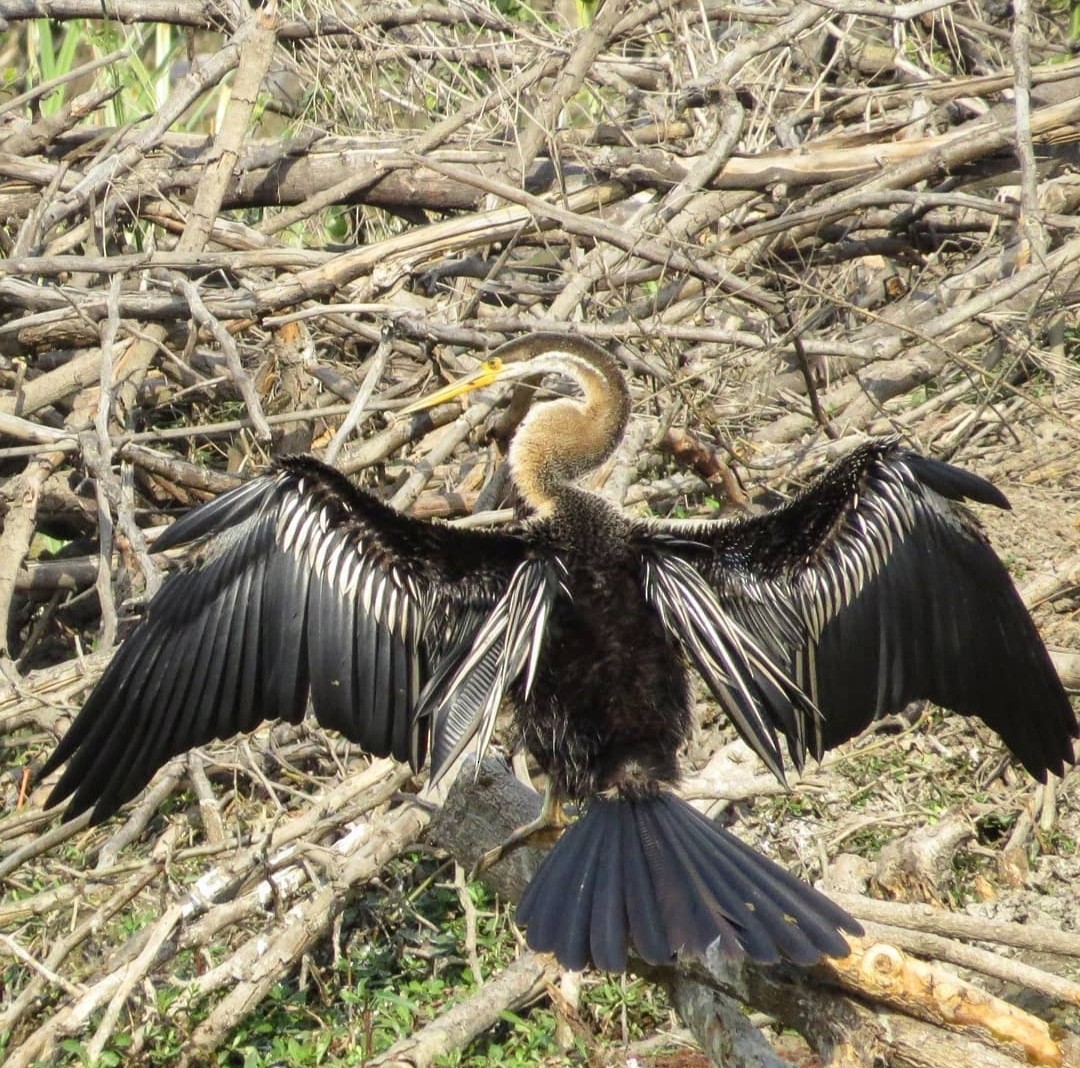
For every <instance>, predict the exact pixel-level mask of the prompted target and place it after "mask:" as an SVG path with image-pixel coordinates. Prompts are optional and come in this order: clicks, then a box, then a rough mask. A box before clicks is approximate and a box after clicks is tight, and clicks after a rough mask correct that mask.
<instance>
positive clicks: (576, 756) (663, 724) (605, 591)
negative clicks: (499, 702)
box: [518, 553, 690, 798]
mask: <svg viewBox="0 0 1080 1068" xmlns="http://www.w3.org/2000/svg"><path fill="white" fill-rule="evenodd" d="M564 563H565V566H566V569H567V574H566V581H565V584H564V585H565V590H564V592H563V593H562V595H561V596H560V598H559V601H558V603H557V605H556V607H555V609H554V611H553V612H552V615H551V618H550V619H549V622H548V629H547V634H546V637H545V640H544V646H543V651H542V655H541V661H540V663H539V665H538V670H537V675H536V680H535V683H534V686H533V690H532V692H531V694H530V695H529V698H528V699H527V700H525V701H522V702H519V711H518V725H519V728H520V730H521V734H522V738H523V740H524V742H525V744H526V745H527V747H528V748H529V750H530V752H531V753H532V754H533V756H534V757H535V758H536V759H537V760H538V762H539V763H540V764H541V766H542V767H543V768H544V770H545V771H547V772H548V773H549V774H550V775H551V776H552V777H553V778H554V779H555V780H556V785H557V787H558V789H559V791H560V792H561V793H563V794H565V795H568V796H571V797H579V798H580V797H585V796H589V795H591V794H595V793H599V792H602V791H605V790H609V789H627V790H635V791H637V790H640V789H649V788H650V787H649V784H650V783H651V782H655V783H659V782H670V781H672V780H673V779H674V778H675V777H676V774H677V769H676V759H675V758H676V754H677V753H678V750H679V748H680V746H681V745H682V743H683V742H684V741H685V738H686V735H687V733H688V731H689V727H690V712H689V696H688V693H689V690H688V684H687V675H686V668H685V665H684V663H683V660H682V657H681V654H680V652H679V650H678V649H677V648H676V647H675V645H674V644H673V643H672V642H671V640H670V639H669V637H668V636H667V634H666V632H665V630H664V628H663V627H662V625H661V623H660V619H659V617H658V616H657V615H656V613H655V611H654V610H653V609H652V607H651V606H650V605H649V604H648V603H647V601H646V600H645V596H644V591H643V587H642V582H641V570H640V566H639V565H638V563H637V562H636V561H635V560H633V559H628V558H623V559H619V558H618V557H617V556H616V554H614V553H609V554H607V555H606V556H605V557H604V558H603V559H596V558H595V557H593V558H586V559H580V560H575V559H573V558H572V557H571V558H570V559H569V560H568V561H564Z"/></svg>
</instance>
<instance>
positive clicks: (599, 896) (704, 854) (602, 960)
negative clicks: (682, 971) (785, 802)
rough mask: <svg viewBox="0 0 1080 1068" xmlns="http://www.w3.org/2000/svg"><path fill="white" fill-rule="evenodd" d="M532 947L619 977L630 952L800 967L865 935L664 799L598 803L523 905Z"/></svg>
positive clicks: (551, 858)
mask: <svg viewBox="0 0 1080 1068" xmlns="http://www.w3.org/2000/svg"><path fill="white" fill-rule="evenodd" d="M517 915H518V921H519V922H520V923H522V924H523V925H524V926H525V927H526V928H527V929H528V930H527V941H528V943H529V946H530V947H531V948H533V949H535V950H538V951H541V952H549V953H553V954H554V955H555V957H556V958H557V959H558V961H559V963H560V964H562V965H563V966H564V967H566V968H573V969H579V968H583V967H585V965H586V964H589V963H592V964H593V965H595V966H596V967H597V968H601V969H603V970H605V971H613V972H618V971H623V970H624V969H625V967H626V957H627V953H628V952H629V951H633V952H634V953H636V954H637V955H638V956H639V957H641V958H642V959H643V960H645V961H647V962H648V963H650V964H666V963H668V962H669V961H671V960H672V958H673V957H674V956H675V954H676V953H677V952H679V951H682V952H684V953H690V954H694V955H696V956H704V954H705V951H706V949H708V948H709V946H711V945H712V944H713V943H714V942H715V943H716V944H717V948H718V949H719V951H720V952H721V953H725V954H730V955H733V956H734V955H739V954H742V953H745V954H746V955H747V956H749V957H751V958H752V959H753V960H756V961H761V962H763V963H775V962H777V961H780V960H789V961H792V962H793V963H795V964H801V965H809V964H814V963H816V962H817V961H819V960H821V958H822V957H844V956H847V954H848V953H849V952H850V950H849V948H848V945H847V942H846V941H845V940H844V937H843V935H841V934H840V932H841V931H848V932H850V933H851V934H861V933H862V928H861V927H860V926H859V924H858V923H857V922H856V921H855V920H854V919H852V917H851V916H849V915H848V914H847V913H846V912H845V911H844V910H843V909H841V908H840V907H839V906H837V905H834V904H833V903H832V902H831V901H830V900H829V899H828V898H827V897H825V896H824V895H822V894H820V893H818V891H816V890H815V889H813V887H811V886H808V885H807V884H806V883H804V882H801V881H800V880H799V879H796V878H795V877H794V876H793V875H790V874H789V873H788V872H786V871H784V869H783V868H781V867H779V866H778V865H776V864H774V863H773V862H772V861H771V860H767V859H766V858H765V857H763V856H762V855H761V854H760V853H757V852H755V851H754V850H753V849H751V848H750V847H749V846H747V845H744V844H743V843H742V842H740V841H739V840H738V839H737V838H735V837H734V836H733V835H731V834H729V833H728V832H727V831H725V830H724V829H723V828H722V827H718V826H717V825H716V824H715V823H714V822H713V821H712V820H710V819H708V818H707V817H705V816H703V815H702V814H701V813H700V812H698V811H697V810H696V809H694V808H692V807H691V806H690V805H688V804H687V803H686V802H685V801H683V800H681V799H680V798H678V797H676V796H675V795H674V794H672V793H667V792H662V793H660V794H657V795H656V796H653V797H645V798H637V799H633V800H631V799H617V800H607V799H604V798H596V799H594V800H592V801H590V803H589V807H588V809H587V811H586V812H585V814H584V815H583V816H582V817H581V818H580V819H579V820H578V821H577V822H576V823H575V824H573V826H571V827H570V828H569V829H568V830H567V831H566V832H565V833H564V834H563V836H562V837H561V838H560V839H559V841H558V842H557V843H556V845H555V847H554V848H553V849H552V850H551V852H550V853H549V854H548V855H547V857H546V858H545V859H544V862H543V864H541V866H540V870H539V871H538V872H537V873H536V876H535V877H534V878H533V880H532V882H530V883H529V885H528V887H526V889H525V893H524V894H523V895H522V898H521V901H520V903H519V904H518V909H517Z"/></svg>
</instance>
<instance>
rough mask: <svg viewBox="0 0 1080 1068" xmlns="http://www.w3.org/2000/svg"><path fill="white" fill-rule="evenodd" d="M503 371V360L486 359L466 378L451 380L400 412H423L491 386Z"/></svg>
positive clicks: (409, 413) (405, 413)
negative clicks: (446, 384) (448, 383)
mask: <svg viewBox="0 0 1080 1068" xmlns="http://www.w3.org/2000/svg"><path fill="white" fill-rule="evenodd" d="M502 373H503V362H502V360H500V359H498V358H497V357H496V358H495V359H493V360H485V361H484V362H483V363H482V364H480V366H479V367H477V369H476V370H475V371H473V372H471V373H470V374H467V375H465V377H464V378H459V379H458V380H457V381H456V382H451V383H450V385H448V386H444V387H443V388H442V389H437V390H436V391H435V392H434V393H429V394H428V395H427V396H426V397H421V398H420V399H419V400H417V401H413V402H412V404H408V405H406V406H405V407H404V408H402V409H400V411H399V412H398V414H399V415H412V414H413V412H422V411H424V410H425V409H426V408H434V407H435V405H436V404H445V403H446V402H447V401H452V400H453V399H454V398H455V397H461V396H463V395H464V394H466V393H471V392H472V391H473V390H474V389H483V388H484V386H490V385H491V384H492V382H495V381H496V380H497V379H498V377H499V376H500V375H501V374H502Z"/></svg>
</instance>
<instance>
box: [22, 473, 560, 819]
mask: <svg viewBox="0 0 1080 1068" xmlns="http://www.w3.org/2000/svg"><path fill="white" fill-rule="evenodd" d="M195 542H198V543H202V547H201V551H200V552H201V555H199V556H198V558H197V559H196V560H195V561H194V562H193V563H191V564H189V565H188V566H186V567H185V568H184V569H183V570H181V571H180V572H178V573H177V574H175V575H173V576H172V577H171V578H170V579H169V580H168V581H167V582H166V583H165V585H164V586H163V587H162V589H161V591H160V592H159V593H158V594H157V595H156V597H155V598H154V599H153V601H151V603H150V605H149V606H148V607H147V610H146V612H145V613H144V615H143V618H142V619H141V620H140V622H139V623H138V625H137V626H136V628H135V629H134V630H133V631H132V633H131V634H130V635H129V637H128V638H127V639H126V640H125V642H124V643H123V645H122V646H121V647H120V649H119V650H118V652H117V653H116V655H115V656H114V657H113V660H112V661H111V663H110V665H109V667H108V669H107V670H106V672H105V674H104V676H103V677H102V679H101V680H100V681H99V683H98V684H97V686H96V687H95V688H94V690H93V691H92V693H91V694H90V696H89V698H88V699H87V701H86V704H85V705H84V707H83V709H82V710H81V712H80V713H79V715H78V716H77V717H76V719H75V722H74V723H73V724H72V726H71V728H70V730H69V731H68V733H67V734H66V735H65V736H64V738H63V739H62V740H61V742H60V744H59V746H58V747H57V749H56V751H55V752H54V753H53V754H52V756H51V757H50V758H49V760H48V761H47V763H46V765H45V767H44V768H43V769H42V772H41V774H42V775H46V774H48V773H49V772H51V771H52V770H54V769H55V768H58V767H59V766H60V765H61V764H64V763H65V762H67V767H66V768H65V770H64V773H63V775H62V776H61V778H60V780H59V782H58V783H57V785H56V787H55V788H54V790H53V792H52V795H51V796H50V798H49V803H50V804H53V803H56V802H58V801H62V800H64V799H65V798H67V797H71V802H70V804H69V808H68V812H67V814H68V816H69V817H70V816H72V815H75V814H77V813H79V812H81V811H83V810H85V809H87V808H90V807H91V806H93V807H94V818H95V820H99V819H104V818H105V817H106V816H108V815H109V814H110V813H112V812H113V811H115V810H116V809H117V808H118V807H119V806H120V805H121V804H122V803H123V802H124V801H126V800H128V799H130V798H131V797H133V796H134V795H135V794H136V793H137V792H138V791H139V790H140V789H142V787H143V786H145V785H146V783H147V782H149V780H150V779H151V777H152V776H153V774H154V772H155V771H157V769H158V768H159V767H161V766H162V765H163V764H164V763H165V762H166V761H167V760H168V759H169V758H171V757H172V756H174V755H176V754H179V753H182V752H185V751H186V750H188V749H190V748H193V747H194V746H197V745H201V744H204V743H205V742H208V741H210V740H211V739H213V738H226V737H229V736H231V735H233V734H237V733H239V732H242V731H249V730H252V729H253V728H254V727H255V726H257V725H258V724H259V723H260V722H261V721H263V720H267V719H285V720H288V721H290V722H294V723H295V722H299V721H300V720H301V719H302V718H303V716H304V713H305V711H306V708H307V706H308V698H309V695H310V701H311V706H312V709H313V711H314V713H315V716H316V718H317V719H318V721H319V722H320V723H321V724H322V725H323V726H327V727H332V728H334V729H335V730H338V731H340V732H341V733H342V734H344V735H345V736H346V737H347V738H349V739H350V740H352V741H355V742H357V743H358V744H359V745H361V746H362V747H363V748H364V749H366V750H367V751H368V752H371V753H373V754H376V755H380V756H384V755H393V756H394V757H396V758H397V759H399V760H408V761H410V762H411V763H412V764H413V766H414V767H418V766H419V765H420V764H421V763H422V762H423V760H424V756H425V753H426V750H427V744H428V738H429V734H430V733H431V731H432V730H434V731H435V733H436V740H437V742H439V744H438V745H437V747H436V748H437V750H439V751H445V750H446V749H447V747H450V748H454V747H456V746H458V744H459V743H460V744H464V743H463V741H462V739H463V738H464V740H465V741H467V740H468V737H469V736H471V734H472V733H475V731H476V730H477V729H478V728H479V727H480V726H481V723H480V721H479V720H475V719H474V720H467V719H466V720H465V721H462V720H461V718H460V717H459V719H458V720H455V721H453V722H452V723H444V722H443V720H441V719H440V718H439V717H438V715H437V714H436V716H435V717H434V719H432V718H429V717H427V716H423V717H420V716H418V715H417V711H418V709H419V710H422V709H423V707H424V706H425V705H426V706H427V707H428V708H429V709H431V708H434V709H435V710H436V713H437V712H438V709H439V708H440V707H441V705H440V702H439V700H438V698H439V697H440V693H444V694H445V693H449V694H452V693H453V691H454V687H455V686H457V687H458V688H459V691H460V690H464V689H467V688H468V686H471V690H470V691H469V692H470V693H471V692H474V691H475V692H478V693H480V695H481V697H482V698H483V699H484V701H486V703H484V704H482V707H483V708H487V707H488V706H489V705H490V704H491V702H492V701H494V702H495V703H496V704H497V697H492V696H491V694H490V692H489V691H490V689H491V687H494V686H503V687H504V688H505V686H506V685H508V684H509V682H510V681H512V679H509V680H508V679H507V678H506V677H505V675H506V669H505V668H503V669H502V674H501V675H500V674H498V673H496V675H495V676H494V677H492V678H489V679H487V680H481V681H478V680H477V677H476V676H475V675H474V674H470V673H469V672H468V670H465V669H461V670H457V669H459V668H461V665H462V664H463V663H464V662H465V661H466V660H468V658H469V655H470V653H471V651H472V649H473V644H474V641H476V640H477V635H478V634H482V632H483V631H484V628H485V625H486V624H489V617H491V616H493V615H495V616H499V617H500V618H502V617H505V616H506V615H507V611H506V609H505V607H504V606H505V605H506V603H507V601H508V599H510V598H517V599H520V597H521V596H522V595H523V592H522V591H525V592H528V591H530V590H532V591H535V590H536V589H537V588H538V587H539V588H542V591H543V592H542V593H541V594H536V593H534V594H533V596H534V599H536V598H538V599H539V600H540V601H541V609H539V610H537V609H536V608H535V607H534V610H533V613H532V615H531V617H530V619H531V620H532V622H533V623H534V624H535V622H536V619H537V611H539V612H540V614H541V615H543V608H542V604H543V603H545V602H544V597H545V596H547V595H548V594H550V593H551V585H550V583H547V582H545V581H544V576H543V575H542V574H541V575H538V574H537V571H536V568H535V567H533V568H530V566H529V564H530V562H529V560H527V558H526V556H527V553H526V550H527V545H526V543H525V541H524V540H523V539H522V538H520V537H518V536H516V535H514V534H511V533H505V534H504V533H493V532H489V531H464V530H456V529H454V528H451V527H448V526H443V525H434V524H429V523H423V522H420V521H418V520H415V519H411V518H409V517H407V516H404V515H401V514H399V513H397V512H395V511H393V510H392V509H390V508H388V507H386V506H385V505H384V504H382V503H381V502H379V501H378V500H376V499H375V498H374V497H372V496H370V495H369V494H367V493H364V492H363V491H361V490H358V489H356V488H355V487H353V486H352V484H351V483H350V482H349V481H348V480H347V479H346V478H344V477H343V476H342V475H340V474H339V473H338V472H336V471H334V470H333V469H331V468H329V467H326V466H325V465H323V464H321V463H319V462H318V461H315V460H312V459H306V458H299V457H296V458H290V459H286V460H282V461H280V462H279V463H278V465H277V468H276V470H274V471H273V472H271V473H269V474H267V475H264V476H262V477H259V478H256V479H253V480H252V481H250V482H247V483H245V484H244V485H242V486H240V487H239V488H237V489H236V490H233V491H231V492H229V493H226V494H224V495H223V496H221V497H218V498H216V499H215V500H213V501H211V502H209V503H208V504H205V505H203V506H202V507H200V508H197V509H196V510H194V511H192V512H191V513H189V514H188V515H186V516H185V517H183V518H182V519H180V520H179V521H177V522H176V523H174V524H173V525H172V526H171V527H170V528H169V529H168V530H167V531H166V532H165V534H164V535H163V536H162V537H161V538H159V539H158V542H157V544H156V546H155V548H156V549H165V548H171V547H174V546H178V545H182V544H187V543H195ZM489 629H490V627H489ZM541 631H542V623H541ZM541 637H542V633H541V634H540V635H537V634H536V633H535V631H532V630H531V631H530V632H529V635H528V636H527V638H528V639H529V640H536V641H539V640H540V638H541ZM529 640H525V639H523V638H522V636H521V635H520V634H517V633H512V634H510V635H509V638H508V635H507V630H506V627H505V626H504V627H503V628H502V630H501V631H499V633H498V634H496V635H495V636H493V637H491V636H488V637H486V638H484V640H483V642H482V645H483V648H484V650H485V651H486V652H487V654H488V660H492V659H494V661H495V662H496V664H500V663H501V662H502V661H503V660H510V661H512V662H513V664H514V665H516V667H515V671H516V670H518V669H520V668H521V666H522V664H523V663H524V662H525V660H527V658H528V656H529V655H530V649H531V646H530V644H529ZM523 649H524V651H525V652H524V657H525V660H523V659H522V657H523V653H522V650H523ZM532 655H535V654H532ZM500 658H501V659H500ZM485 663H486V661H485ZM455 671H456V674H455ZM438 680H442V682H443V683H449V686H447V685H443V686H442V687H441V690H440V693H434V692H433V688H432V683H433V681H438ZM485 684H486V685H487V687H488V688H487V689H485ZM500 696H501V692H500ZM433 724H434V726H433ZM440 731H445V732H446V734H447V738H446V739H442V740H440V739H439V738H438V735H439V732H440Z"/></svg>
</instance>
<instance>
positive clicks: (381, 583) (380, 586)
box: [371, 572, 386, 619]
mask: <svg viewBox="0 0 1080 1068" xmlns="http://www.w3.org/2000/svg"><path fill="white" fill-rule="evenodd" d="M372 573H373V574H374V572H372ZM385 594H386V576H385V575H384V574H382V572H379V574H378V578H377V582H376V585H375V604H374V605H372V608H371V614H372V615H373V616H374V617H375V618H376V619H382V618H383V613H382V609H383V597H384V595H385Z"/></svg>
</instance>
